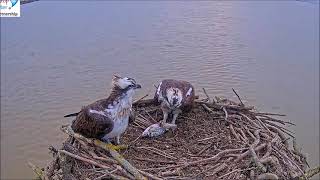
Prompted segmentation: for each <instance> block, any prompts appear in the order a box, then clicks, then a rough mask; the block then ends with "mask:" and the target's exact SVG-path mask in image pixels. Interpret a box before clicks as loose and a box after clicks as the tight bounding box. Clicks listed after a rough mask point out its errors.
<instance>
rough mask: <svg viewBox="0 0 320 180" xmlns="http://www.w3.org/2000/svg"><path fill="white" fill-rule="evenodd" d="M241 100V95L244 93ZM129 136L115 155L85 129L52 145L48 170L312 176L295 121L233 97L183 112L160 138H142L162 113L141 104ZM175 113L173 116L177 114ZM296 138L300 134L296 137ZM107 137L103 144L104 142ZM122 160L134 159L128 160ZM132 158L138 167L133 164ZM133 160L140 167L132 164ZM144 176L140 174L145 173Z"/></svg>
mask: <svg viewBox="0 0 320 180" xmlns="http://www.w3.org/2000/svg"><path fill="white" fill-rule="evenodd" d="M239 100H240V102H241V99H240V97H239ZM133 109H134V112H135V120H134V121H132V122H130V124H129V127H128V129H127V130H126V132H125V134H124V135H123V136H122V137H121V143H122V144H125V145H128V147H127V148H126V149H123V150H120V151H118V152H119V154H121V155H119V157H118V159H117V158H115V156H117V155H114V153H117V152H113V151H112V150H110V149H108V148H105V147H106V146H103V145H101V142H99V143H100V146H97V142H98V141H92V140H89V139H86V138H84V137H81V136H80V138H79V137H78V136H79V135H77V134H73V133H72V132H71V133H68V134H69V135H70V136H69V138H68V139H67V140H66V141H65V142H64V144H63V146H62V148H61V149H60V150H57V149H55V148H54V147H50V150H51V152H53V157H54V160H53V161H52V162H51V163H49V164H48V166H47V167H46V168H45V169H44V170H43V171H41V172H42V174H41V173H40V174H41V175H39V177H41V178H43V179H88V178H89V179H104V178H111V179H139V178H144V177H146V178H147V179H157V180H158V179H228V180H229V179H248V178H249V179H294V178H298V179H299V178H301V177H302V178H303V177H305V178H306V175H305V173H306V172H305V170H306V169H307V166H306V165H307V162H306V158H305V156H304V155H303V154H302V153H301V152H300V151H299V150H298V149H297V147H296V143H295V141H294V143H293V148H290V147H289V144H288V140H289V139H290V138H291V137H292V138H293V135H292V133H291V131H289V130H288V129H286V128H285V125H286V124H292V123H290V122H286V121H283V120H280V119H276V118H274V117H275V116H284V115H280V114H270V113H259V112H257V111H256V110H255V109H254V108H253V107H248V106H244V104H243V103H242V102H241V103H236V102H233V101H230V100H228V99H222V98H216V100H215V101H213V100H210V98H209V97H207V99H205V100H201V101H196V102H195V105H194V108H193V109H192V110H191V111H190V112H186V113H181V114H180V115H179V116H178V119H177V121H176V123H177V126H178V128H177V129H176V130H175V131H174V132H172V131H168V132H167V133H165V134H164V135H163V136H161V137H158V138H141V137H140V135H141V134H142V132H143V130H144V129H145V128H147V127H148V126H150V125H151V124H154V123H156V122H159V121H160V120H162V117H163V114H162V111H161V110H160V108H159V107H158V106H155V105H154V104H153V102H152V100H151V99H147V100H139V101H138V102H135V103H134V105H133ZM169 120H170V118H169ZM293 139H294V138H293ZM102 144H103V143H102ZM110 152H111V153H110ZM122 160H127V161H126V162H123V161H122ZM126 163H128V164H129V165H130V166H128V164H126ZM131 165H132V166H131ZM137 177H138V178H137Z"/></svg>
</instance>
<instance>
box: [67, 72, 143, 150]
mask: <svg viewBox="0 0 320 180" xmlns="http://www.w3.org/2000/svg"><path fill="white" fill-rule="evenodd" d="M138 88H141V86H140V85H139V84H137V83H136V81H135V80H134V79H132V78H128V77H124V78H122V77H120V76H116V75H114V76H113V79H112V89H111V93H110V95H109V97H108V98H106V99H101V100H98V101H96V102H94V103H92V104H90V105H87V106H85V107H83V108H82V109H81V111H80V112H78V113H73V114H69V115H66V116H64V117H71V116H77V117H76V119H75V120H74V121H73V123H72V125H71V127H72V129H73V131H74V132H76V133H80V134H82V135H83V136H85V137H88V138H97V139H101V140H103V141H107V142H109V140H110V139H111V138H114V137H115V138H116V142H117V143H118V144H119V143H120V135H121V134H122V133H123V132H124V131H125V130H126V129H127V127H128V121H129V116H130V115H131V111H132V98H133V95H134V92H135V90H136V89H138Z"/></svg>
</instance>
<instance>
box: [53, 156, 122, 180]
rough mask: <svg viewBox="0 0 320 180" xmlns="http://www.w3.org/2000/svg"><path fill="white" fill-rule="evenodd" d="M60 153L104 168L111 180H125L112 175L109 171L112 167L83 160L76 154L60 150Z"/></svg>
mask: <svg viewBox="0 0 320 180" xmlns="http://www.w3.org/2000/svg"><path fill="white" fill-rule="evenodd" d="M58 152H59V153H62V154H65V155H68V156H70V157H73V158H75V159H78V160H80V161H84V162H86V163H89V164H92V165H95V166H98V167H101V168H104V169H106V173H107V174H108V175H109V176H110V177H111V178H114V179H121V178H124V177H119V176H116V175H113V174H111V173H110V172H109V171H107V169H110V167H108V166H105V165H103V164H100V163H97V162H95V161H93V160H91V159H87V158H83V157H81V156H78V155H75V154H73V153H70V152H68V151H65V150H58ZM125 179H127V178H125Z"/></svg>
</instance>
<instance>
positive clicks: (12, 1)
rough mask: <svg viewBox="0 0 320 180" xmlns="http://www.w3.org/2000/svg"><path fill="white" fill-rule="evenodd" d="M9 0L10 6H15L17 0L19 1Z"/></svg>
mask: <svg viewBox="0 0 320 180" xmlns="http://www.w3.org/2000/svg"><path fill="white" fill-rule="evenodd" d="M10 1H11V4H12V5H11V7H13V6H15V5H16V4H17V2H18V1H19V0H10Z"/></svg>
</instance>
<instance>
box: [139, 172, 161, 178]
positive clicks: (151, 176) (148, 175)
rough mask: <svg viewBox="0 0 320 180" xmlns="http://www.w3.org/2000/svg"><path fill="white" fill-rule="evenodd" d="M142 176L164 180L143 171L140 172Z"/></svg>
mask: <svg viewBox="0 0 320 180" xmlns="http://www.w3.org/2000/svg"><path fill="white" fill-rule="evenodd" d="M138 171H139V172H140V173H141V174H143V175H145V176H147V177H148V178H151V179H154V180H163V179H162V178H159V177H157V176H154V175H152V174H150V173H148V172H145V171H142V170H138Z"/></svg>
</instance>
